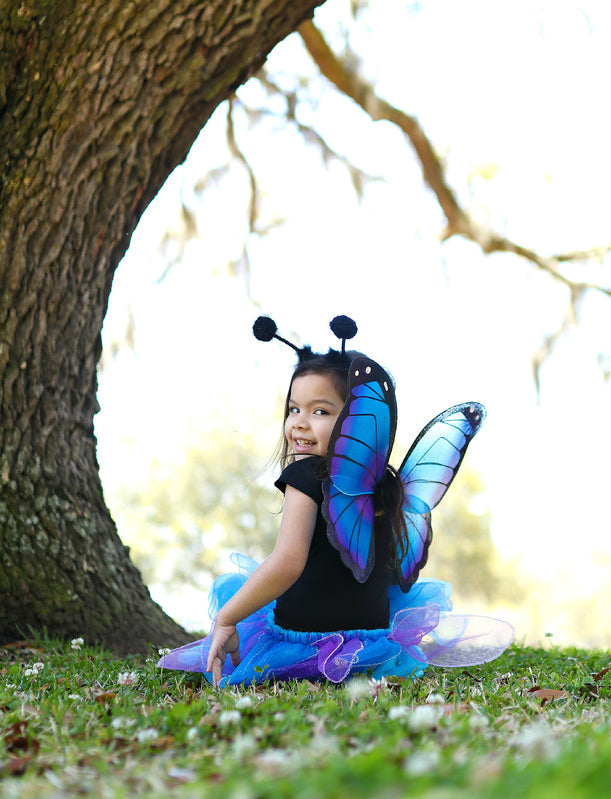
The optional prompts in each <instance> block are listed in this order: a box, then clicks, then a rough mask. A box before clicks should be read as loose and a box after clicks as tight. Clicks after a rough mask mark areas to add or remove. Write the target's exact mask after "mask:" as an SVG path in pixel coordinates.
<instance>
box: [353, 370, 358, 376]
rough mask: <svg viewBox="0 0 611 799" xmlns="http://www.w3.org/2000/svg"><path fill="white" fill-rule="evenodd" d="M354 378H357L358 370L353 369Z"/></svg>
mask: <svg viewBox="0 0 611 799" xmlns="http://www.w3.org/2000/svg"><path fill="white" fill-rule="evenodd" d="M354 376H355V377H358V376H359V370H358V369H355V370H354Z"/></svg>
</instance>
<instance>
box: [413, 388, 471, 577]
mask: <svg viewBox="0 0 611 799" xmlns="http://www.w3.org/2000/svg"><path fill="white" fill-rule="evenodd" d="M485 416H486V409H485V408H484V406H483V405H481V404H480V403H479V402H465V403H462V404H460V405H454V406H453V407H451V408H448V409H447V410H445V411H443V413H440V414H439V415H438V416H436V417H435V418H434V419H432V420H431V421H430V422H429V423H428V424H427V425H426V427H425V428H424V429H423V430H422V431H421V432H420V434H419V435H418V437H417V438H416V440H415V441H414V443H413V444H412V446H411V447H410V450H409V452H408V453H407V455H406V456H405V459H404V461H403V463H402V464H401V468H400V469H399V476H400V477H401V480H402V482H403V488H404V492H405V505H404V511H405V519H406V523H407V529H408V538H409V543H408V548H407V552H406V554H405V556H404V557H403V559H402V560H401V565H400V568H399V570H398V578H399V583H400V585H401V588H402V589H403V590H404V591H407V590H408V589H409V587H410V586H411V585H412V584H413V583H414V582H415V581H416V579H417V577H418V574H419V572H420V570H421V569H422V567H423V566H424V564H425V563H426V560H427V557H428V549H429V546H430V543H431V539H432V537H433V531H432V528H431V517H430V512H431V510H432V509H433V508H434V507H435V506H436V505H437V504H438V502H439V501H440V500H441V498H442V497H443V495H444V494H445V493H446V491H447V490H448V487H449V485H450V483H451V482H452V480H453V479H454V476H455V475H456V472H457V471H458V469H459V467H460V464H461V462H462V459H463V457H464V454H465V452H466V450H467V447H468V446H469V442H470V441H471V439H472V438H473V436H474V435H475V434H476V433H477V431H478V430H479V428H480V427H481V425H482V422H483V421H484V418H485Z"/></svg>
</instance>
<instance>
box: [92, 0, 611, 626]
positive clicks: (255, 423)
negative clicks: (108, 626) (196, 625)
mask: <svg viewBox="0 0 611 799" xmlns="http://www.w3.org/2000/svg"><path fill="white" fill-rule="evenodd" d="M419 5H421V6H422V8H421V10H420V11H419V12H418V13H416V11H417V7H418V6H419ZM347 8H348V2H347V1H346V0H328V2H327V3H326V4H325V5H324V6H323V7H322V8H321V9H320V10H319V11H318V12H317V17H316V19H317V21H318V22H319V24H320V25H321V27H322V28H323V29H324V30H325V31H326V32H327V35H328V36H329V37H330V39H332V40H333V41H334V42H335V43H337V41H338V38H337V37H338V36H339V33H338V31H337V24H336V23H337V21H338V20H340V21H341V19H346V15H347ZM358 30H359V37H358V39H354V40H353V41H352V47H353V49H355V50H356V51H357V52H358V53H359V55H360V56H361V58H362V62H361V65H360V69H361V70H362V72H363V74H364V75H365V77H367V79H368V80H370V81H372V82H375V85H376V89H377V91H378V93H379V95H380V96H382V97H384V98H386V99H387V100H389V101H390V102H391V103H393V104H394V105H396V106H398V107H400V108H402V109H403V110H405V111H406V112H408V113H412V114H414V115H416V116H417V117H418V118H419V120H420V122H421V124H422V125H423V127H424V129H425V130H426V131H427V133H428V135H429V136H430V138H431V139H432V141H433V143H434V144H435V146H436V148H437V149H438V151H439V153H440V154H442V155H443V156H444V158H446V160H447V163H448V167H449V172H448V174H449V179H450V182H451V184H452V185H453V186H454V188H455V189H456V190H457V192H458V193H459V196H460V197H461V198H462V199H463V201H467V200H469V193H468V192H469V191H470V192H471V195H472V196H471V202H472V207H474V208H475V209H476V210H475V211H474V214H475V215H476V216H477V217H478V218H481V219H484V220H487V221H488V222H489V224H491V226H493V227H495V228H496V229H497V230H500V231H501V232H503V233H505V234H506V235H507V236H508V237H510V238H513V239H514V240H515V241H516V242H518V243H520V244H524V245H526V246H532V247H533V248H535V249H538V250H539V251H540V252H542V253H544V254H545V253H548V252H549V253H551V252H562V251H566V250H576V249H582V248H583V249H585V248H589V247H593V246H596V245H605V244H609V243H610V239H611V236H610V224H609V220H610V219H611V199H610V193H609V189H608V187H609V185H611V157H610V155H609V152H610V151H609V144H608V142H609V140H610V136H611V129H610V128H611V125H610V119H609V114H608V102H607V95H608V86H607V77H608V67H609V52H610V50H611V5H610V4H608V3H607V2H604V0H601V1H600V2H584V3H581V4H575V3H570V2H563V0H556V2H553V3H552V2H550V3H533V2H528V1H527V0H523V1H522V2H518V1H517V0H516V2H513V3H500V2H489V1H487V2H486V1H485V0H481V2H477V1H476V0H463V2H460V3H457V2H452V0H425V2H423V3H422V4H418V3H405V2H399V0H384V2H382V0H371V11H370V13H368V14H367V15H366V17H364V19H363V20H362V22H361V24H360V25H359V28H358ZM332 31H335V36H334V35H333V33H332ZM269 66H270V68H271V69H274V70H282V71H284V72H285V73H286V74H287V75H290V74H292V73H293V72H295V71H296V70H300V69H306V70H309V72H311V73H313V72H314V69H313V67H312V66H310V65H309V62H308V59H307V56H306V55H305V54H304V51H303V47H302V46H301V42H300V40H299V38H298V37H297V36H292V37H289V39H288V40H287V41H285V42H284V43H282V44H281V45H279V46H278V47H277V48H276V50H275V51H274V52H273V53H272V55H271V57H270V59H269ZM240 94H241V96H242V97H243V99H244V101H245V102H252V103H253V104H255V103H256V102H257V100H258V99H259V92H258V91H257V87H256V86H255V85H253V84H249V85H247V86H246V87H244V89H243V90H241V91H240ZM302 113H303V114H304V118H303V119H302V121H303V122H307V123H312V124H313V125H314V126H315V127H316V128H317V129H318V130H319V132H321V133H322V134H323V135H324V136H325V138H326V139H327V141H328V143H329V144H330V145H331V146H332V147H334V148H335V149H336V150H337V151H339V152H341V153H342V154H343V155H346V156H347V157H348V158H350V159H351V160H352V161H353V163H355V164H356V165H357V166H359V167H360V168H362V169H364V170H365V171H367V172H369V173H370V174H372V175H380V176H383V178H384V180H383V181H377V182H375V183H373V184H370V185H369V187H368V188H367V190H366V192H365V196H364V199H363V202H362V203H360V204H359V202H358V201H357V199H356V197H355V194H354V191H353V190H352V188H351V185H350V182H349V179H348V177H347V173H346V172H345V170H344V169H343V168H342V167H341V166H340V165H338V164H333V165H331V166H328V167H325V166H323V165H322V163H321V159H320V156H319V154H318V152H317V151H316V150H315V149H314V148H312V147H307V146H306V145H305V144H304V143H303V141H302V140H301V139H300V138H299V137H298V136H297V135H296V134H295V133H294V132H292V131H290V130H286V129H285V128H283V126H282V125H281V124H280V123H278V122H277V121H276V122H274V121H268V122H265V123H262V124H260V125H258V126H256V127H253V128H250V129H249V128H248V127H247V125H246V124H245V123H244V122H242V124H238V128H237V135H238V139H239V142H240V145H241V147H242V149H243V150H244V152H245V153H246V154H247V156H248V158H249V160H250V162H251V164H252V166H253V168H254V170H255V172H256V174H257V176H258V178H259V180H260V183H261V189H262V190H263V192H264V198H263V206H262V217H263V219H264V220H271V219H273V218H274V217H275V216H281V217H283V218H285V219H286V221H285V223H284V224H283V225H282V226H281V227H279V228H277V229H276V230H275V231H274V232H273V233H272V234H270V235H268V236H266V237H264V238H257V239H253V240H251V241H250V242H249V256H250V262H251V279H250V297H251V298H252V300H254V301H255V302H256V303H257V304H258V307H255V306H254V305H253V302H252V301H251V299H250V298H249V296H248V293H247V290H246V284H245V282H244V280H243V279H241V278H240V277H228V276H227V273H226V264H227V262H228V261H230V260H231V259H234V258H237V257H238V256H239V253H240V250H241V246H242V241H243V236H244V233H245V226H246V206H247V193H246V186H247V181H246V175H245V173H244V172H243V171H241V170H240V169H239V168H237V167H236V168H235V169H233V170H232V172H231V173H230V175H229V176H228V178H227V179H226V180H224V181H222V182H220V183H218V184H217V185H216V186H214V187H213V188H211V189H209V190H208V191H207V192H206V193H205V194H204V195H203V196H202V197H201V198H200V200H199V202H198V204H197V215H198V225H199V230H200V240H198V241H195V242H192V243H190V244H189V245H188V247H187V250H186V253H185V256H184V258H183V260H182V263H181V264H179V265H178V266H176V267H175V268H174V269H173V270H172V271H171V272H170V274H169V275H168V276H167V277H166V278H165V279H164V280H163V281H162V282H159V283H158V282H156V279H157V278H158V277H159V275H160V274H161V273H162V272H163V263H162V260H161V256H160V254H159V251H158V244H159V239H160V235H161V233H162V232H163V230H164V229H165V228H166V227H167V226H172V225H173V224H175V223H176V222H175V220H176V219H177V218H178V203H179V199H180V197H181V195H182V196H183V198H184V199H185V201H186V202H187V203H188V204H194V202H195V201H194V195H193V189H192V187H193V183H194V181H196V180H197V178H198V177H201V176H202V175H204V174H205V173H206V172H207V171H208V170H210V169H211V168H214V167H217V166H219V165H221V164H223V163H224V162H225V160H226V158H227V152H226V146H225V144H224V124H225V109H224V107H222V108H221V109H219V111H218V112H217V113H216V114H215V115H214V117H213V118H212V120H211V121H210V122H209V124H208V125H207V126H206V128H205V129H204V131H203V133H202V134H201V136H200V137H199V139H198V140H197V142H196V144H195V145H194V147H193V149H192V152H191V155H190V157H189V159H188V160H187V162H186V163H185V164H184V165H183V166H182V167H180V168H179V169H178V170H176V172H175V173H174V175H173V176H172V177H171V178H170V180H169V181H168V184H167V186H166V188H165V189H164V191H163V192H162V193H161V194H160V196H159V198H158V200H157V201H156V202H155V203H153V205H152V206H151V207H150V209H149V210H148V211H147V213H146V214H145V217H144V218H143V220H142V223H141V225H140V226H139V228H138V230H137V231H136V233H135V234H134V237H133V239H132V246H131V248H130V250H129V252H128V254H127V256H126V258H125V259H124V262H123V264H122V265H121V266H120V268H119V271H118V273H117V276H116V278H115V284H114V287H113V292H112V295H111V304H110V308H109V313H108V317H107V323H106V326H105V331H104V337H105V343H106V344H108V342H109V341H110V340H111V339H112V338H113V337H121V335H122V332H123V330H124V328H125V325H126V321H127V308H128V307H129V308H130V310H131V313H132V314H133V317H134V319H135V325H136V327H135V331H136V332H135V349H134V351H124V352H122V353H121V354H120V355H119V357H118V358H117V359H116V361H114V362H113V363H111V364H110V365H109V366H108V367H107V368H106V369H105V370H104V372H103V373H102V374H101V378H100V392H99V397H100V403H101V406H102V411H101V412H100V414H99V415H98V417H97V423H96V433H97V436H98V439H99V459H100V464H101V469H102V477H103V481H104V484H105V487H106V488H107V492H108V494H109V495H111V494H112V493H113V491H114V490H116V488H117V486H118V485H119V484H121V482H123V481H126V482H129V481H130V479H132V477H133V475H134V474H137V473H138V472H139V471H141V470H143V469H145V468H146V465H147V463H148V462H149V461H150V458H151V457H153V456H156V457H160V458H167V459H172V458H174V457H178V453H179V451H180V448H181V446H183V445H184V442H185V441H186V440H188V438H189V436H191V435H193V432H194V431H199V430H204V431H205V430H206V429H211V428H212V427H214V426H215V425H217V424H219V423H221V424H224V425H228V427H229V428H230V432H231V433H233V434H234V435H236V436H239V435H240V434H246V433H248V434H250V433H252V431H253V429H257V430H260V431H261V442H262V443H261V447H262V453H261V463H262V465H263V464H264V463H265V462H266V460H267V458H268V457H269V455H270V453H271V449H273V445H274V443H275V440H276V436H277V434H278V431H279V420H278V419H277V418H274V417H273V414H272V411H273V403H274V400H275V397H276V396H277V393H278V392H279V391H284V389H285V385H286V382H287V380H288V377H289V375H290V371H291V367H292V365H293V358H292V353H291V352H290V351H289V350H288V348H286V347H283V346H282V345H280V344H278V343H276V342H273V343H271V344H261V343H259V342H256V341H254V340H253V338H252V334H251V326H252V322H253V320H254V319H255V318H256V316H257V315H258V313H259V312H260V311H259V308H260V310H261V312H264V313H267V314H269V315H271V316H272V317H273V318H274V319H275V321H276V323H277V324H278V327H279V331H280V333H281V334H282V335H284V336H286V337H287V338H290V339H291V340H293V341H295V342H296V343H310V344H311V345H312V346H313V347H314V348H317V349H324V350H326V349H327V348H328V347H329V346H331V345H334V341H333V340H332V339H333V336H332V334H331V333H330V331H329V329H328V323H329V321H330V320H331V318H332V317H333V316H335V315H337V314H339V313H345V314H348V315H350V316H352V317H353V318H354V319H355V320H356V321H357V324H358V326H359V333H358V336H357V339H355V342H354V344H355V347H358V348H359V349H361V350H362V351H364V352H366V353H367V354H369V355H370V356H372V357H373V358H375V359H376V360H378V361H380V362H381V363H382V364H383V365H385V366H386V367H387V368H388V369H389V370H390V371H391V372H392V373H393V375H394V376H395V378H396V381H397V398H398V404H399V417H400V429H399V436H398V438H399V441H402V442H404V445H405V446H408V445H409V443H410V441H411V440H412V438H413V437H414V436H415V435H416V433H417V432H418V431H419V429H420V428H421V427H422V426H423V425H424V424H425V423H426V422H427V421H428V420H429V419H430V418H431V417H432V416H434V415H435V414H436V413H438V412H439V411H441V410H442V409H443V408H445V407H447V406H449V405H452V404H454V403H456V402H460V401H464V400H470V399H476V400H479V401H481V402H483V403H484V404H485V405H486V407H487V409H488V419H487V421H486V424H485V426H484V428H483V429H482V432H481V433H480V434H479V436H478V437H477V439H476V440H475V441H474V443H473V444H472V445H471V448H470V450H469V454H468V456H467V457H468V461H469V465H470V466H472V467H473V468H475V469H477V470H478V472H479V473H480V474H481V477H482V480H483V482H484V484H485V486H486V490H487V502H488V504H489V506H490V509H491V511H492V513H493V530H492V532H493V536H494V540H495V543H496V544H497V546H498V547H499V549H500V551H501V552H502V553H503V554H504V555H505V556H508V557H514V558H517V559H518V560H519V562H520V563H521V564H522V565H523V568H524V569H525V570H526V571H528V572H533V573H535V574H538V575H540V576H542V577H543V578H545V579H546V580H549V581H551V582H555V583H556V584H558V585H559V586H560V588H559V590H561V589H562V590H564V591H565V593H567V592H569V593H570V592H588V591H592V592H594V594H593V596H595V592H596V591H597V590H598V588H597V585H598V583H600V586H601V590H602V587H603V586H605V585H606V584H608V578H609V576H610V575H609V568H610V564H611V560H610V559H609V551H610V549H609V533H610V532H611V530H610V527H611V523H610V522H609V516H608V512H607V507H606V506H607V497H608V493H609V483H610V477H611V474H610V472H611V469H610V466H609V452H611V426H610V425H609V424H608V422H607V419H608V409H609V404H610V400H611V386H610V385H609V384H607V383H605V382H604V380H603V376H602V372H601V370H600V368H599V367H598V365H597V363H596V355H597V352H598V351H599V350H602V351H604V352H606V353H607V354H609V341H610V340H611V313H610V311H611V302H610V301H609V300H608V299H607V300H605V299H604V298H603V297H602V295H601V296H598V297H597V296H594V295H591V296H589V297H588V298H587V300H586V302H585V303H584V307H583V321H582V323H581V325H580V326H579V327H576V328H575V329H574V330H573V331H572V332H571V334H570V335H569V336H566V337H565V338H564V339H563V340H562V341H561V342H560V343H559V345H558V347H557V349H556V350H555V351H554V354H553V355H552V357H551V359H550V360H549V362H548V363H547V364H546V365H545V366H544V368H543V370H542V392H541V398H540V402H539V403H537V397H536V391H535V386H534V382H533V379H532V372H531V366H530V357H531V355H532V354H533V353H534V352H535V351H536V350H537V349H538V348H539V346H540V345H541V343H542V341H543V338H544V336H546V335H547V334H548V333H550V332H552V331H554V330H555V329H556V328H557V327H558V326H559V325H560V323H561V321H562V318H563V315H564V312H565V303H566V295H565V291H564V289H563V288H561V287H559V286H558V285H555V284H553V283H552V282H551V281H550V280H549V279H548V278H547V277H546V276H544V275H542V274H540V273H538V272H537V271H536V270H535V269H534V267H532V266H530V265H529V264H527V263H526V262H522V261H520V260H519V259H517V258H515V257H513V256H507V255H506V256H503V255H495V256H487V257H485V256H483V255H482V254H481V252H480V251H479V250H478V248H477V247H475V246H474V245H471V244H468V243H465V242H463V241H460V240H450V241H448V242H446V243H443V244H442V243H441V242H440V236H441V233H442V231H443V219H442V216H441V213H440V211H439V209H438V207H437V205H436V202H435V201H434V199H433V198H432V196H431V194H430V192H428V191H427V190H425V189H424V188H423V186H422V181H421V177H420V170H419V167H418V164H417V163H416V162H415V160H414V157H413V155H412V152H411V149H410V147H409V145H408V143H407V142H406V141H405V139H404V137H403V136H402V134H400V133H399V132H398V131H397V130H395V129H393V128H392V127H391V126H390V125H388V124H387V123H376V124H374V123H371V122H370V121H369V120H368V119H367V118H366V117H365V115H364V114H363V113H362V112H360V111H359V110H358V109H356V108H355V107H354V106H353V104H352V103H351V102H350V101H348V100H343V99H341V98H339V97H338V95H337V93H335V92H331V91H329V92H326V93H325V94H324V95H321V97H320V104H319V107H318V109H317V110H316V112H314V113H313V114H312V115H309V114H308V115H306V113H305V110H304V111H302ZM490 171H492V172H494V173H495V177H494V179H493V180H486V179H484V178H483V177H481V175H482V174H487V173H489V172H490ZM470 178H471V182H470V184H468V182H469V179H470ZM469 186H470V188H469ZM581 269H583V267H578V268H577V270H576V274H578V273H579V270H581ZM584 271H585V270H584ZM587 276H589V277H591V278H596V279H599V280H602V279H603V276H605V278H604V279H605V280H606V282H607V285H611V270H610V259H609V258H607V260H606V265H605V266H603V267H599V268H598V269H592V270H590V271H589V272H588V273H587ZM219 420H220V421H219ZM228 432H229V431H228ZM403 454H404V452H403V451H401V452H398V451H397V452H396V453H395V458H394V459H393V460H394V461H395V463H396V464H398V462H400V460H401V459H402V457H403ZM230 479H231V476H230V475H228V480H230ZM269 479H270V482H271V481H272V475H270V476H269ZM121 532H122V533H123V535H124V537H126V536H127V533H126V531H121ZM126 543H129V541H126ZM435 543H438V542H435ZM438 545H441V544H438ZM600 553H604V554H605V557H606V558H607V560H606V563H605V561H604V560H603V559H602V558H601V557H600ZM601 596H602V595H601ZM166 607H167V605H166ZM168 610H169V611H170V612H174V613H178V611H175V610H174V609H173V608H170V607H168ZM601 612H602V613H603V615H604V611H601ZM607 615H608V614H607ZM542 624H544V627H545V629H544V628H543V627H542V628H541V634H543V632H544V631H547V630H548V629H551V631H553V632H555V633H556V635H557V638H556V640H562V620H561V618H560V609H559V616H558V618H549V617H548V618H546V619H545V620H544V622H542ZM609 633H611V628H610V629H609ZM518 635H519V631H518Z"/></svg>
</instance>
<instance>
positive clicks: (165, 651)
mask: <svg viewBox="0 0 611 799" xmlns="http://www.w3.org/2000/svg"><path fill="white" fill-rule="evenodd" d="M157 651H158V652H159V654H160V655H161V657H165V655H169V654H170V652H171V651H172V650H171V649H168V647H167V646H164V647H162V648H161V649H158V650H157Z"/></svg>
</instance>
